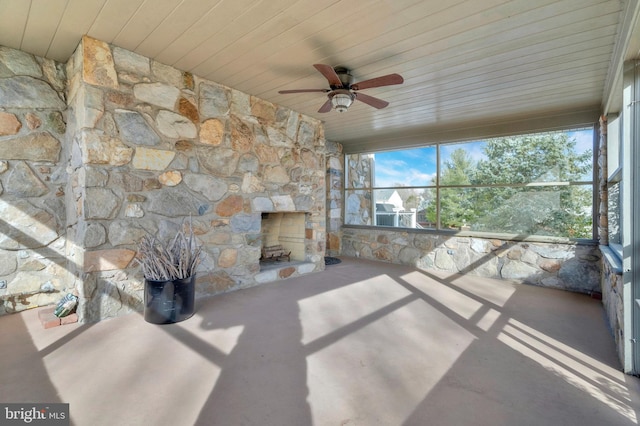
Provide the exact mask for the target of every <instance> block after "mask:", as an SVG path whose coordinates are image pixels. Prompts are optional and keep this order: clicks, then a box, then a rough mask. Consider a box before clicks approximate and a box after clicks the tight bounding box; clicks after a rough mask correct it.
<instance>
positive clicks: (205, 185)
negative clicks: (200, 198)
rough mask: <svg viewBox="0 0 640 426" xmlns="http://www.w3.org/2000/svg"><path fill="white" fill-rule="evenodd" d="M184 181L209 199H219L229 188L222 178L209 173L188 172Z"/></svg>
mask: <svg viewBox="0 0 640 426" xmlns="http://www.w3.org/2000/svg"><path fill="white" fill-rule="evenodd" d="M183 182H184V183H185V184H186V185H187V186H188V187H189V188H190V189H192V190H193V191H196V192H199V193H200V194H202V195H204V196H205V197H206V198H207V200H210V201H218V200H220V199H221V198H222V197H223V196H224V195H225V194H226V193H227V190H228V186H227V184H226V182H225V181H223V180H222V179H218V178H215V177H213V176H209V175H198V174H191V173H189V174H186V175H185V176H184V178H183Z"/></svg>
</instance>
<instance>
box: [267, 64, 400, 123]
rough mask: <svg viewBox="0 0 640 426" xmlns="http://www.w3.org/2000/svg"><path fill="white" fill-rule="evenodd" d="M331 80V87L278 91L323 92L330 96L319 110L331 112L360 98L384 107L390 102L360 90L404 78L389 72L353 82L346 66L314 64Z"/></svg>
mask: <svg viewBox="0 0 640 426" xmlns="http://www.w3.org/2000/svg"><path fill="white" fill-rule="evenodd" d="M313 66H314V67H315V68H316V69H317V70H318V71H320V73H321V74H322V75H323V76H324V77H325V78H326V79H327V81H328V82H329V87H330V89H294V90H280V91H279V92H278V93H281V94H287V93H308V92H323V93H326V94H327V97H328V98H329V99H328V100H327V101H326V102H325V103H324V104H323V105H322V106H321V107H320V109H319V110H318V112H329V111H331V109H332V108H335V110H336V111H338V112H345V111H346V110H347V109H348V108H349V107H350V106H351V104H352V103H353V101H354V100H359V101H360V102H364V103H365V104H367V105H370V106H372V107H374V108H378V109H382V108H384V107H386V106H387V105H389V102H387V101H383V100H382V99H378V98H374V97H373V96H369V95H365V94H364V93H359V92H358V91H359V90H362V89H370V88H372V87H381V86H391V85H393V84H402V83H403V82H404V79H403V78H402V76H401V75H400V74H387V75H383V76H382V77H376V78H372V79H369V80H364V81H361V82H358V83H354V82H353V76H352V75H351V72H350V71H349V70H348V69H347V68H344V67H335V68H334V67H332V66H331V65H324V64H314V65H313Z"/></svg>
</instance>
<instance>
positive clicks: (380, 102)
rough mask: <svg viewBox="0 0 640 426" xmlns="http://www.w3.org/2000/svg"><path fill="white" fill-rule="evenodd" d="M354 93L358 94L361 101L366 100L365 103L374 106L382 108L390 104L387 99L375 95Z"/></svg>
mask: <svg viewBox="0 0 640 426" xmlns="http://www.w3.org/2000/svg"><path fill="white" fill-rule="evenodd" d="M354 95H356V99H357V100H359V101H360V102H364V103H365V104H367V105H370V106H372V107H374V108H378V109H382V108H385V107H386V106H388V105H389V102H387V101H383V100H382V99H378V98H374V97H373V96H369V95H365V94H364V93H354Z"/></svg>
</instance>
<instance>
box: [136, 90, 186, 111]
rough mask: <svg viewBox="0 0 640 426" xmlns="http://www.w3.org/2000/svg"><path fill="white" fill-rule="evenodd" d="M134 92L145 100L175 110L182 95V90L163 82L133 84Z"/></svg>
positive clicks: (140, 98)
mask: <svg viewBox="0 0 640 426" xmlns="http://www.w3.org/2000/svg"><path fill="white" fill-rule="evenodd" d="M133 94H134V96H135V97H136V98H138V99H139V100H141V101H143V102H148V103H150V104H153V105H157V106H159V107H162V108H165V109H169V110H173V109H174V108H175V107H176V102H177V101H178V97H179V96H180V90H178V89H177V88H176V87H173V86H169V85H166V84H162V83H140V84H136V85H135V86H133Z"/></svg>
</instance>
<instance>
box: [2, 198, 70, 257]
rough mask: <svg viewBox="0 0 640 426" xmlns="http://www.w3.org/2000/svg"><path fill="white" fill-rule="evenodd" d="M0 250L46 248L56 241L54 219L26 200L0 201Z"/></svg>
mask: <svg viewBox="0 0 640 426" xmlns="http://www.w3.org/2000/svg"><path fill="white" fill-rule="evenodd" d="M0 217H1V218H2V219H3V220H2V221H0V249H5V250H17V249H19V248H32V249H35V248H40V247H46V246H48V245H49V244H51V243H52V242H53V241H54V240H56V239H57V238H58V237H59V235H58V232H57V230H58V225H57V223H56V220H55V217H54V216H53V215H52V214H51V213H49V212H47V211H46V210H42V209H40V208H38V207H35V206H34V205H33V204H31V203H29V202H28V201H26V200H12V201H11V202H9V201H7V200H3V199H0Z"/></svg>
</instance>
